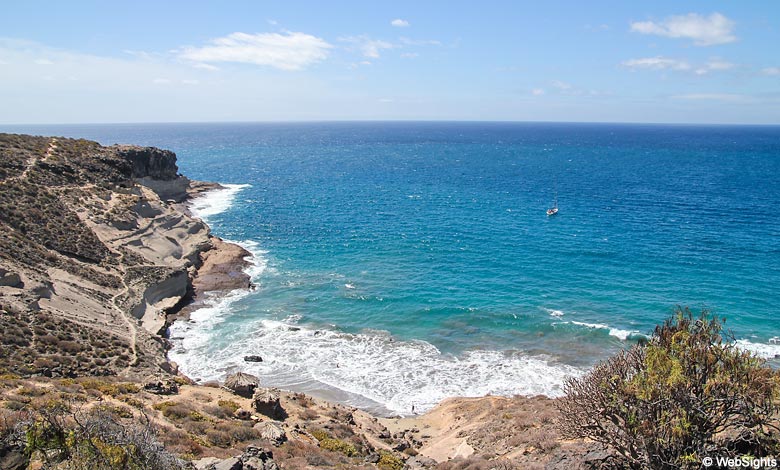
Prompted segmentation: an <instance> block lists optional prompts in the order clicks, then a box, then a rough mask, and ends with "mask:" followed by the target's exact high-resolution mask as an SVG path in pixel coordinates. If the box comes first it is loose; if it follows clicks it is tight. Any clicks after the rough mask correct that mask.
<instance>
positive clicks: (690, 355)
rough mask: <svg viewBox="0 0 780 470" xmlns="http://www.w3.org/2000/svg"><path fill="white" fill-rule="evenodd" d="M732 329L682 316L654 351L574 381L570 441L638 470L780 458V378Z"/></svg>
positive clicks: (564, 422) (629, 354) (650, 347)
mask: <svg viewBox="0 0 780 470" xmlns="http://www.w3.org/2000/svg"><path fill="white" fill-rule="evenodd" d="M723 324H724V323H723V321H722V320H721V319H719V318H717V317H714V316H711V315H709V314H708V313H707V312H706V311H705V312H702V313H701V314H700V315H698V316H694V315H693V313H692V312H691V311H690V310H688V309H678V310H677V312H676V313H675V316H674V317H673V318H671V319H669V320H667V321H666V322H665V323H664V324H663V325H660V326H658V327H657V328H656V329H655V332H654V334H653V336H652V338H650V340H649V341H648V342H647V343H644V344H639V345H636V346H634V347H633V348H631V349H629V350H627V351H623V352H621V353H619V354H617V355H616V356H614V357H612V358H611V359H609V360H607V361H605V362H603V363H601V364H599V365H597V366H596V367H595V368H593V369H592V370H591V371H590V372H589V373H588V374H587V375H585V376H584V377H582V378H575V379H570V380H569V381H568V382H567V383H566V385H565V391H566V396H565V397H564V398H562V399H561V400H560V401H559V402H558V407H559V409H560V411H561V416H560V427H561V430H562V432H563V433H564V435H566V436H568V437H572V438H588V439H592V440H594V441H597V442H600V443H602V444H604V445H605V446H607V447H609V448H611V449H613V450H614V451H615V452H616V455H617V460H618V461H619V462H620V464H621V465H623V466H625V467H628V468H632V469H687V468H691V469H693V468H700V467H701V461H702V458H704V457H708V456H709V457H715V456H731V457H743V456H751V457H763V456H777V455H778V454H779V453H780V440H779V436H778V434H779V433H780V428H779V427H778V425H779V424H780V423H779V422H778V411H780V404H779V403H778V400H779V399H780V378H779V377H778V374H777V372H776V371H773V370H772V369H771V368H770V367H769V366H768V365H767V364H766V363H765V361H764V360H762V359H760V358H757V357H756V356H755V355H753V354H751V353H750V352H747V351H743V350H741V349H738V348H736V347H735V345H734V342H733V341H731V339H730V338H724V332H723Z"/></svg>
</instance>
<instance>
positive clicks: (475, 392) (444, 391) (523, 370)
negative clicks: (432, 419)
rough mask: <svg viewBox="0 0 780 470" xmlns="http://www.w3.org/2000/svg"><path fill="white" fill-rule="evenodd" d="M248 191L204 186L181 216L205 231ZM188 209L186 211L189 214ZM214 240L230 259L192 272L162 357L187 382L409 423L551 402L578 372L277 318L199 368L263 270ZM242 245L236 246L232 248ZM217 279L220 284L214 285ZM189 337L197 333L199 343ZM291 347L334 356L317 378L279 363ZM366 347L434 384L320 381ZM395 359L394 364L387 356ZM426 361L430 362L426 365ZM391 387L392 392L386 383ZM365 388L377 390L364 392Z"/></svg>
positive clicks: (514, 356)
mask: <svg viewBox="0 0 780 470" xmlns="http://www.w3.org/2000/svg"><path fill="white" fill-rule="evenodd" d="M247 186H248V185H226V186H222V185H218V184H213V185H212V186H210V187H209V189H212V190H211V191H209V190H207V191H200V192H198V193H197V194H195V195H194V196H193V197H192V198H191V199H189V200H188V201H187V202H188V205H187V207H185V208H184V210H187V211H188V212H189V213H190V214H191V215H192V216H194V217H198V216H199V215H200V214H203V213H205V214H206V216H205V217H201V220H202V221H203V223H204V224H207V223H208V219H209V217H211V216H213V215H216V214H219V213H221V212H222V211H226V210H229V208H230V207H231V203H232V200H233V198H234V197H235V196H236V194H238V193H239V192H240V190H241V189H243V188H244V187H247ZM229 190H232V192H231V191H229ZM220 192H222V194H220ZM210 196H214V197H213V200H212V201H211V203H209V201H208V200H207V199H208V198H209V197H210ZM194 207H195V208H196V209H195V210H193V209H192V208H194ZM220 242H221V244H220V245H219V246H220V247H221V249H222V250H228V251H232V253H225V254H218V253H219V251H220V250H212V251H208V252H205V259H206V262H204V265H203V266H202V267H201V268H199V270H198V274H197V275H196V276H194V280H193V284H194V285H195V292H196V295H195V296H194V300H193V302H192V303H190V304H189V305H187V306H185V307H184V308H183V309H182V311H181V312H180V313H178V314H176V315H175V316H172V319H173V320H176V321H177V323H175V324H172V325H171V327H170V332H171V334H170V336H171V338H170V339H171V340H172V341H173V344H172V347H171V348H170V349H169V351H168V358H169V360H171V361H175V362H176V363H177V364H178V366H179V370H180V372H182V373H183V374H186V375H187V376H188V377H189V378H190V379H191V380H193V381H194V382H195V383H206V382H210V381H214V380H218V381H221V380H224V378H225V377H226V376H227V375H228V374H230V373H232V372H239V371H240V372H244V373H250V374H253V375H256V376H258V377H260V380H261V383H262V384H264V385H266V384H268V385H270V386H278V387H280V388H282V389H287V390H291V391H294V392H302V393H306V394H307V395H311V396H314V397H317V398H319V399H323V400H326V401H329V402H334V403H340V404H342V405H344V406H350V407H355V408H358V409H362V410H365V411H368V412H369V413H371V414H373V415H374V416H376V417H391V416H404V417H406V418H409V417H414V416H415V414H416V413H415V411H416V412H417V413H425V412H427V411H430V410H433V409H435V408H437V407H438V406H439V405H440V404H441V403H442V402H444V401H447V400H452V399H456V400H457V399H476V398H480V397H486V396H491V395H497V396H516V395H522V396H528V397H530V396H537V395H544V396H547V397H555V396H558V395H560V393H561V392H560V386H561V384H562V383H563V381H564V380H565V378H566V377H568V376H575V375H579V374H580V373H581V371H580V370H579V369H575V368H573V367H571V366H567V365H564V364H559V363H555V362H554V361H550V360H549V359H548V358H547V357H546V356H539V357H537V356H531V355H528V354H526V353H524V352H522V351H518V352H515V353H507V352H502V351H473V352H470V353H467V354H466V355H465V356H463V357H459V358H455V357H449V356H448V355H443V354H441V353H440V352H439V351H438V349H436V348H435V347H434V346H433V345H430V344H428V343H425V342H420V341H411V342H409V341H395V340H394V339H393V338H392V337H391V336H390V335H388V334H380V333H381V332H366V333H361V334H357V335H350V334H344V333H342V332H339V331H331V330H329V329H311V328H310V327H309V326H306V325H298V324H297V323H296V322H295V321H293V322H286V321H284V320H282V321H276V320H263V321H262V322H260V323H262V325H263V326H262V333H260V335H261V336H259V337H257V338H256V339H257V341H256V342H253V343H252V344H251V345H249V344H245V345H244V348H245V349H244V348H242V347H236V348H233V350H232V353H231V355H230V356H229V357H222V360H220V361H218V362H219V366H218V367H217V368H215V367H213V365H210V366H206V362H209V363H211V361H213V360H214V358H213V357H210V356H206V357H201V358H202V359H203V360H202V361H201V360H198V358H199V357H200V356H199V355H198V354H201V353H199V352H198V350H201V352H202V350H204V349H205V348H207V347H208V345H207V344H205V343H207V342H208V341H209V338H208V332H209V330H210V328H211V327H213V324H214V322H221V321H225V318H228V317H227V316H225V315H224V314H225V313H226V312H228V311H229V310H230V308H231V305H232V304H233V303H234V302H236V301H238V300H240V299H242V298H244V297H245V296H247V295H249V294H250V293H251V289H252V286H251V284H243V280H245V279H246V278H247V276H249V277H250V278H252V277H254V276H252V275H251V274H250V273H251V272H252V271H255V275H256V274H257V273H259V272H262V271H263V269H264V268H265V260H264V259H262V257H261V255H260V254H258V253H260V252H257V253H256V254H254V255H255V256H256V257H255V258H254V259H251V258H249V257H248V256H252V255H253V253H251V252H250V251H247V250H245V249H244V248H243V247H242V246H240V245H239V243H241V242H233V241H230V242H226V241H222V240H220ZM247 243H249V242H247ZM245 244H246V243H241V245H245ZM247 246H249V245H247ZM250 248H251V247H250ZM252 251H257V250H254V249H253V250H252ZM210 253H214V254H215V255H214V258H215V259H220V260H221V261H220V262H218V263H215V264H213V265H212V264H210V263H209V262H208V260H209V259H210V256H211V255H210ZM239 271H240V272H243V274H244V276H243V278H242V280H240V281H238V282H235V281H236V278H233V277H231V274H235V273H236V272H239ZM199 279H203V280H206V281H208V280H210V279H216V282H213V283H210V282H207V283H206V285H205V286H199V283H200V281H199ZM220 279H221V280H224V281H226V282H227V283H226V284H225V285H222V284H221V281H220ZM193 315H194V316H193ZM199 323H200V324H203V325H204V327H203V330H205V333H204V331H199V330H198V324H199ZM198 333H201V335H200V337H198ZM269 341H270V342H269ZM304 342H306V343H304ZM312 342H313V343H312ZM309 343H311V344H309ZM256 344H259V346H256ZM291 344H296V345H298V346H295V347H298V348H302V347H313V351H319V352H320V353H322V352H325V351H328V352H329V353H328V354H335V356H334V357H330V356H327V357H326V356H318V361H320V362H319V363H318V367H317V368H316V371H312V370H311V369H307V368H306V366H304V365H302V364H294V363H290V361H289V360H287V356H288V355H289V353H290V351H288V350H287V348H288V347H292V346H290V345H291ZM307 345H308V346H307ZM280 346H281V347H280ZM366 346H369V347H370V348H372V349H371V351H370V354H371V355H370V356H365V360H369V361H374V362H372V363H373V364H375V365H376V366H378V365H379V363H386V364H385V366H384V367H386V368H390V369H392V370H391V371H389V370H385V371H384V372H385V373H387V372H388V371H389V372H390V373H391V374H397V373H404V370H411V369H412V368H415V367H417V368H418V370H420V371H427V370H434V369H435V370H437V371H438V373H437V377H438V378H437V380H435V381H434V382H435V383H433V384H430V385H425V383H424V382H425V381H426V380H430V379H431V378H430V377H428V375H422V376H420V377H418V378H416V379H413V380H412V381H411V382H410V383H409V384H408V386H409V387H411V388H410V389H409V390H408V391H407V390H405V389H403V390H398V391H392V390H389V389H387V390H386V388H387V386H388V385H389V381H388V380H385V382H388V383H376V382H371V383H369V382H366V383H365V384H364V387H363V388H355V387H350V386H344V385H345V383H344V382H343V381H342V382H340V381H339V380H338V379H337V378H335V377H331V376H329V375H328V374H330V373H334V372H335V373H341V374H345V373H347V371H348V369H349V370H351V369H352V367H353V366H354V367H355V371H354V374H362V372H360V371H361V370H364V367H362V365H361V364H359V363H356V364H352V363H350V362H346V365H345V363H344V362H342V363H341V367H340V364H339V362H341V361H347V358H349V357H356V356H355V355H365V354H367V353H369V351H366V350H365V349H364V348H365V347H366ZM344 348H346V349H344ZM186 354H189V355H190V356H189V358H188V359H189V362H188V361H187V360H186V359H185V358H184V357H183V356H184V355H186ZM266 354H268V355H271V356H277V359H281V361H274V358H273V357H272V358H271V361H270V363H274V362H276V364H275V366H269V365H268V364H269V361H268V360H267V359H268V357H267V356H266ZM317 354H319V353H317ZM507 354H509V355H507ZM246 355H259V356H262V357H265V358H266V361H264V362H263V363H262V364H254V363H248V362H246V361H243V360H242V358H243V357H244V356H246ZM398 355H400V356H399V357H396V356H398ZM388 358H396V359H398V358H401V361H402V362H401V363H403V364H404V366H403V367H400V366H399V365H398V364H396V363H395V362H394V361H388V360H387V359H388ZM403 358H406V359H403ZM420 361H425V362H420ZM428 361H433V362H432V363H428ZM493 367H495V368H497V370H496V372H497V373H498V374H496V376H495V377H493V379H492V380H489V381H487V383H485V384H483V385H479V384H474V385H466V387H468V390H469V392H468V393H458V392H459V391H461V390H464V386H463V385H452V383H453V381H455V383H462V382H463V381H464V380H468V381H469V382H472V383H473V380H471V379H470V377H472V376H473V375H474V374H475V372H474V370H483V372H484V373H479V375H480V376H486V377H487V376H490V375H491V371H492V368H493ZM475 368H476V369H475ZM469 371H471V372H469ZM312 372H314V374H313V373H312ZM380 373H381V372H380ZM354 374H353V375H354ZM264 377H272V378H271V379H270V380H269V381H268V382H266V381H265V380H263V378H264ZM426 377H427V378H426ZM421 381H422V382H421ZM395 385H396V386H397V385H399V384H398V383H395ZM372 387H379V388H378V389H372ZM448 391H449V392H448ZM398 392H402V393H401V394H400V395H398V399H400V401H396V399H391V400H390V401H388V399H387V396H388V395H387V394H388V393H393V394H397V393H398Z"/></svg>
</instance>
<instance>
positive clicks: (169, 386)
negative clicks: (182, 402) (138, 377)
mask: <svg viewBox="0 0 780 470" xmlns="http://www.w3.org/2000/svg"><path fill="white" fill-rule="evenodd" d="M144 390H146V391H147V392H149V393H154V394H155V395H176V394H178V393H179V385H178V384H177V383H176V382H172V381H166V382H161V381H157V382H149V383H147V384H145V385H144Z"/></svg>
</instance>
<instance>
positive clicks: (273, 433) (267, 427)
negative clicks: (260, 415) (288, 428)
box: [254, 421, 287, 446]
mask: <svg viewBox="0 0 780 470" xmlns="http://www.w3.org/2000/svg"><path fill="white" fill-rule="evenodd" d="M254 428H255V429H256V430H257V431H259V432H260V437H261V438H262V439H267V440H269V441H271V443H273V445H275V446H280V445H282V443H283V442H284V441H286V440H287V435H286V434H285V433H284V429H282V427H281V426H280V425H279V424H278V423H273V422H270V421H263V422H262V423H257V424H255V426H254Z"/></svg>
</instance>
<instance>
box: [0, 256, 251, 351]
mask: <svg viewBox="0 0 780 470" xmlns="http://www.w3.org/2000/svg"><path fill="white" fill-rule="evenodd" d="M0 286H8V287H24V284H23V283H22V278H21V277H20V276H19V274H18V273H12V272H9V271H7V270H5V269H3V268H0ZM244 360H246V358H245V359H244ZM261 360H262V359H261Z"/></svg>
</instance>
